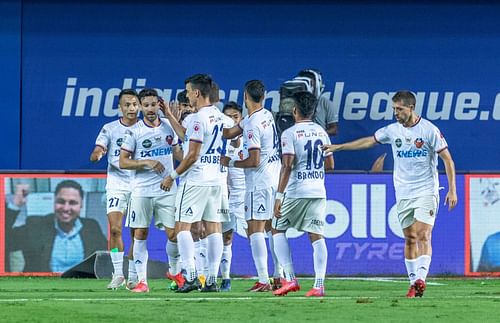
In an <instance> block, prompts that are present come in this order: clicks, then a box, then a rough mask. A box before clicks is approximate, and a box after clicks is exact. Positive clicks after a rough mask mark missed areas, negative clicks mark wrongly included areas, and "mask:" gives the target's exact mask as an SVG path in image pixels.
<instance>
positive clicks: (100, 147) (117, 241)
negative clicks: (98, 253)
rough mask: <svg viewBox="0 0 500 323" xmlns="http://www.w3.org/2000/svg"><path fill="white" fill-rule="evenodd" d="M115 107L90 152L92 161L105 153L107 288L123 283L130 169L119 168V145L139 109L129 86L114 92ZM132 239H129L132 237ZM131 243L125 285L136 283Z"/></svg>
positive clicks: (131, 287)
mask: <svg viewBox="0 0 500 323" xmlns="http://www.w3.org/2000/svg"><path fill="white" fill-rule="evenodd" d="M118 107H119V108H120V110H121V112H122V117H120V118H119V119H118V120H115V121H112V122H109V123H106V124H105V125H104V126H103V127H102V129H101V131H100V132H99V135H98V136H97V139H96V141H95V148H94V150H93V151H92V153H91V155H90V160H91V161H92V162H98V161H99V160H101V158H102V157H103V156H104V155H105V154H106V153H107V154H108V172H107V177H106V200H107V203H106V209H107V210H106V211H107V212H106V213H107V215H108V223H109V232H110V235H109V249H110V256H111V262H112V263H113V277H112V279H111V282H110V283H109V284H108V289H117V288H119V287H120V286H123V285H124V283H125V275H124V273H123V253H124V248H123V239H122V224H123V215H124V214H125V211H126V209H127V205H128V202H129V200H130V190H131V187H130V179H131V177H132V176H133V171H131V170H126V169H121V168H120V165H119V159H120V146H121V145H122V142H123V138H124V137H125V131H127V130H128V129H130V127H132V126H133V125H135V124H136V122H137V114H138V112H139V108H140V107H139V98H138V96H137V93H136V92H135V90H133V89H124V90H122V91H121V92H120V94H119V96H118ZM132 243H133V239H132ZM132 249H133V245H132V246H130V252H129V280H128V282H127V288H129V289H133V288H134V287H135V285H136V284H137V274H136V272H135V266H134V261H133V259H132Z"/></svg>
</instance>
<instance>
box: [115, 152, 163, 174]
mask: <svg viewBox="0 0 500 323" xmlns="http://www.w3.org/2000/svg"><path fill="white" fill-rule="evenodd" d="M120 168H122V169H135V170H138V169H152V170H154V171H155V172H156V173H158V174H161V173H163V171H164V170H165V167H164V166H163V164H162V163H161V162H160V161H158V160H152V159H141V160H136V159H132V153H131V152H130V151H128V150H125V149H123V148H122V149H120Z"/></svg>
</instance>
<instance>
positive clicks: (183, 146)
mask: <svg viewBox="0 0 500 323" xmlns="http://www.w3.org/2000/svg"><path fill="white" fill-rule="evenodd" d="M193 116H194V114H193V113H191V114H188V115H187V116H186V117H185V118H184V120H182V124H181V125H182V127H184V129H186V131H185V132H184V140H183V141H182V143H181V149H182V156H183V157H185V156H186V153H187V151H188V149H189V137H188V134H187V128H188V127H189V124H190V121H191V119H192V118H193ZM186 174H187V172H184V173H183V174H182V175H180V176H179V185H181V184H183V183H184V180H185V177H186Z"/></svg>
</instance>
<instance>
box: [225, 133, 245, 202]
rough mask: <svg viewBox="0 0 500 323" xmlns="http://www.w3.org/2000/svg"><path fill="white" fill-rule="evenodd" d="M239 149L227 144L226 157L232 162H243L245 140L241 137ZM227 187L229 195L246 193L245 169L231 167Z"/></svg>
mask: <svg viewBox="0 0 500 323" xmlns="http://www.w3.org/2000/svg"><path fill="white" fill-rule="evenodd" d="M239 141H240V142H239V143H240V144H239V146H238V147H233V146H232V145H231V144H230V142H228V143H227V146H226V147H227V149H226V151H227V153H226V156H228V157H229V158H231V159H232V160H243V138H241V137H240V140H239ZM227 178H228V179H227V185H228V188H229V194H237V193H238V192H244V191H245V171H244V170H243V168H237V167H230V168H229V171H228V175H227Z"/></svg>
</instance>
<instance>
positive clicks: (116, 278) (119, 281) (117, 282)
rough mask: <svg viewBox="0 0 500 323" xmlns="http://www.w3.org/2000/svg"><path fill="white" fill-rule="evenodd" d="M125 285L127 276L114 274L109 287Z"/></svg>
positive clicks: (116, 287) (114, 287) (115, 287)
mask: <svg viewBox="0 0 500 323" xmlns="http://www.w3.org/2000/svg"><path fill="white" fill-rule="evenodd" d="M123 285H125V277H123V275H115V274H113V278H112V279H111V282H110V283H109V284H108V289H118V288H120V287H122V286H123Z"/></svg>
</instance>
